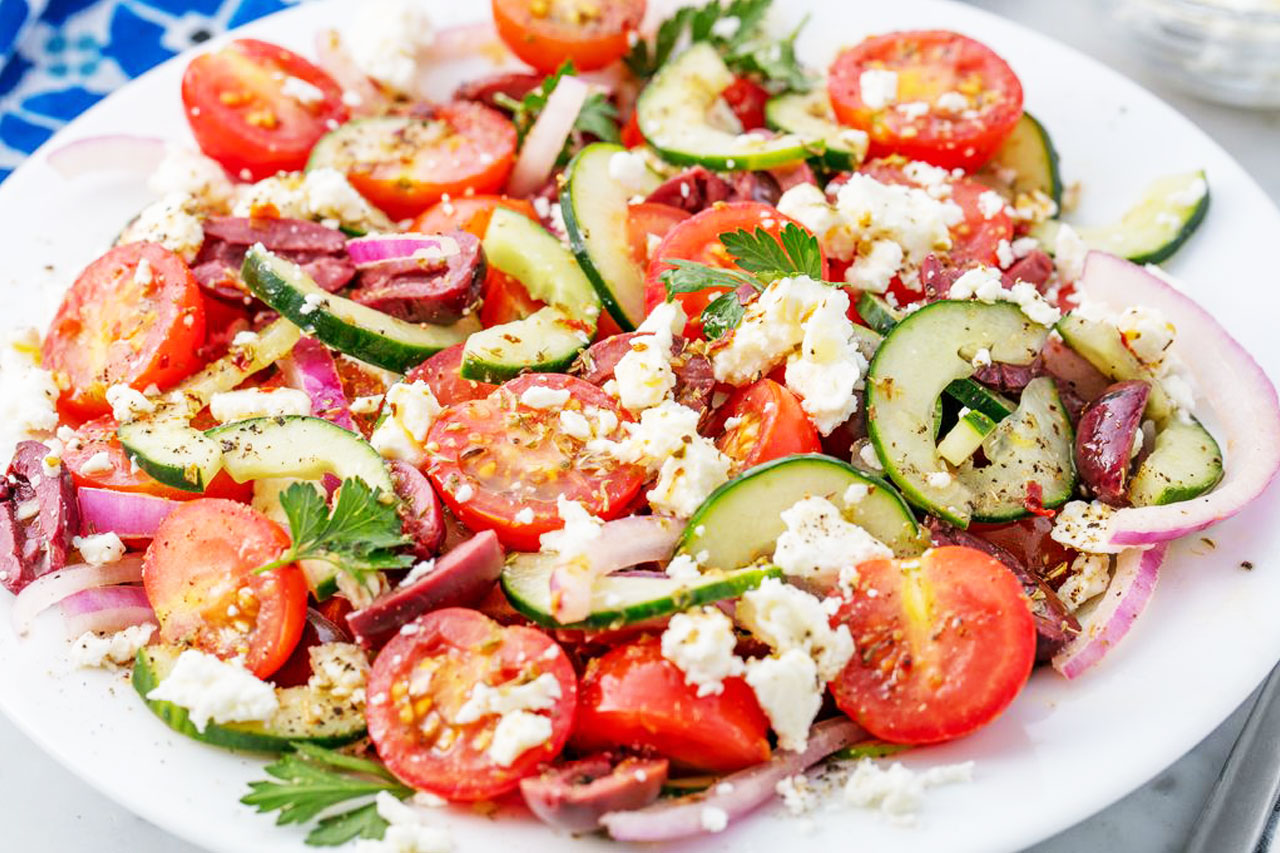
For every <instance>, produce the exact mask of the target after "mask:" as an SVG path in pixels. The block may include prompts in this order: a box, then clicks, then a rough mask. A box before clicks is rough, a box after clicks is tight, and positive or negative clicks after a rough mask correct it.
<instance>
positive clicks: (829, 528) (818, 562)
mask: <svg viewBox="0 0 1280 853" xmlns="http://www.w3.org/2000/svg"><path fill="white" fill-rule="evenodd" d="M863 488H864V489H865V488H866V487H865V486H863ZM781 518H782V521H783V523H784V524H785V525H786V530H784V531H783V532H782V533H781V534H780V535H779V536H778V539H777V543H776V545H775V546H774V551H773V562H774V564H775V565H777V566H778V568H780V569H782V571H783V572H785V573H786V574H787V575H789V576H791V577H798V578H802V579H804V580H807V581H812V582H814V583H816V584H818V585H820V586H823V587H827V588H831V587H833V586H835V585H836V584H839V585H840V586H841V587H844V588H848V587H849V586H850V585H851V584H852V583H853V582H854V580H855V579H856V577H857V571H856V569H857V567H858V565H859V564H861V563H865V562H867V561H868V560H875V559H881V558H891V557H893V551H892V550H890V549H889V547H888V546H886V545H885V544H884V543H883V542H881V541H879V540H878V539H876V538H875V537H873V536H872V535H871V534H870V533H868V532H867V531H865V530H863V529H862V528H861V527H859V526H858V525H856V524H853V523H851V522H849V521H846V520H845V518H844V516H843V515H841V513H840V510H839V509H838V508H837V507H836V506H835V504H833V503H831V501H829V500H827V499H826V498H823V497H809V498H804V499H803V500H801V501H798V502H796V503H795V504H793V505H792V506H791V507H789V508H788V509H785V510H783V511H782V513H781Z"/></svg>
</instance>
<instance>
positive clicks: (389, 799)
mask: <svg viewBox="0 0 1280 853" xmlns="http://www.w3.org/2000/svg"><path fill="white" fill-rule="evenodd" d="M411 802H414V803H418V802H419V797H418V795H417V794H415V795H414V796H413V797H412V799H411ZM374 804H375V808H376V810H377V812H378V817H380V818H382V819H383V820H385V821H386V822H387V829H386V832H385V833H384V834H383V836H382V838H381V839H376V838H360V839H357V840H356V842H355V846H354V847H352V848H351V849H352V851H354V853H452V851H453V849H454V845H453V839H452V838H451V837H450V835H449V833H448V831H447V830H444V829H441V828H439V827H435V826H431V825H429V824H428V823H427V822H426V821H425V820H424V818H425V815H424V814H423V812H422V810H421V809H416V808H414V807H413V806H411V805H408V804H407V803H402V802H401V801H400V800H398V799H396V797H394V796H392V794H391V793H389V792H387V791H379V792H378V795H377V796H376V797H375V798H374Z"/></svg>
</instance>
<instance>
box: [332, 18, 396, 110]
mask: <svg viewBox="0 0 1280 853" xmlns="http://www.w3.org/2000/svg"><path fill="white" fill-rule="evenodd" d="M315 47H316V64H317V65H319V66H320V67H321V68H323V69H324V70H325V71H327V72H329V76H331V77H332V78H333V79H334V80H335V81H337V83H338V85H339V86H341V87H342V90H343V92H344V95H343V98H342V101H343V103H345V104H346V105H347V109H348V110H349V111H350V113H351V115H352V117H358V116H371V115H379V114H381V113H383V112H385V108H386V107H387V106H388V105H389V104H390V99H389V98H387V96H386V95H384V94H383V93H382V91H381V90H380V89H379V88H378V87H377V86H375V85H374V83H373V81H372V80H370V79H369V77H368V75H367V74H365V73H364V72H363V71H361V70H360V69H359V67H357V66H356V63H355V60H353V59H352V58H351V54H349V53H347V49H346V47H344V46H343V44H342V38H341V37H340V36H339V35H338V31H337V30H321V31H320V32H318V33H316V42H315Z"/></svg>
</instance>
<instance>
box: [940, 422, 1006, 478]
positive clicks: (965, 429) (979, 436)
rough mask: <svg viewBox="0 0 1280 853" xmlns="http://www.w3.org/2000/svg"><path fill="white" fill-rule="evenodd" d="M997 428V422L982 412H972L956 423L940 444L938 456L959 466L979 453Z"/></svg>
mask: <svg viewBox="0 0 1280 853" xmlns="http://www.w3.org/2000/svg"><path fill="white" fill-rule="evenodd" d="M995 428H996V422H995V421H993V420H992V419H991V418H989V417H987V416H986V415H984V414H983V413H982V412H978V411H974V410H970V411H967V412H965V413H964V414H963V415H961V416H960V418H959V419H958V420H957V421H956V425H955V426H953V427H952V428H951V430H950V431H949V432H948V433H947V435H946V437H945V438H944V439H942V441H940V442H938V455H939V456H941V457H942V458H943V459H945V460H947V461H948V462H950V463H951V464H952V465H959V464H961V463H962V462H964V461H965V460H966V459H968V458H969V457H971V456H973V454H974V453H975V452H977V450H978V448H979V447H981V446H982V442H983V440H984V439H986V437H987V436H989V435H991V433H992V431H993V430H994V429H995Z"/></svg>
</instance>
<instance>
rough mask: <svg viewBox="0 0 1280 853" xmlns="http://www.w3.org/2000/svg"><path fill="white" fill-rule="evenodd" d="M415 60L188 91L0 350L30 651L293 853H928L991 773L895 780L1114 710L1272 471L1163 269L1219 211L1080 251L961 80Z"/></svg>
mask: <svg viewBox="0 0 1280 853" xmlns="http://www.w3.org/2000/svg"><path fill="white" fill-rule="evenodd" d="M424 6H425V4H422V3H411V2H403V0H396V2H391V0H382V2H381V3H380V4H379V8H378V9H377V12H376V14H375V13H373V12H372V11H371V12H369V13H367V14H366V15H365V16H362V19H361V20H360V21H358V22H355V24H354V25H353V26H352V27H351V28H350V30H349V31H348V30H345V29H344V30H343V31H342V32H340V33H339V32H337V31H326V32H322V33H319V34H318V36H317V39H316V51H315V53H316V57H315V59H314V61H313V60H310V59H306V58H304V57H302V56H300V55H298V54H297V53H294V52H293V51H290V50H287V49H285V48H283V47H280V46H277V45H274V44H269V43H266V42H262V41H257V40H253V39H248V38H241V39H236V40H234V41H228V42H227V43H225V44H222V45H221V46H219V47H216V48H215V49H212V50H209V51H207V52H205V53H202V54H200V55H198V56H196V57H195V58H194V59H192V60H191V61H190V62H189V64H188V65H187V66H186V69H185V73H184V75H183V78H182V87H181V104H182V108H183V110H184V114H185V116H186V118H187V120H188V123H189V125H190V128H191V131H192V134H193V136H194V140H195V144H196V146H197V147H196V148H190V147H180V146H167V147H166V148H165V150H164V151H163V152H159V151H152V152H151V153H152V154H155V155H157V156H156V157H155V161H158V165H157V167H156V168H155V171H154V173H153V174H152V175H151V176H150V178H149V185H150V186H151V187H152V189H154V190H155V191H156V193H157V196H158V199H157V200H156V201H154V203H152V204H150V205H149V206H147V207H146V208H145V209H143V210H141V211H140V212H139V213H138V214H137V215H136V217H134V218H133V219H132V220H131V221H129V222H127V223H122V224H121V225H122V229H121V231H120V233H119V237H118V239H117V240H116V243H115V245H114V246H113V247H111V248H110V249H109V250H107V251H106V252H105V253H104V254H102V255H101V257H99V258H98V259H97V260H95V261H93V263H91V264H90V265H89V266H88V267H86V268H85V269H84V270H83V272H81V273H80V274H79V275H78V277H77V278H76V279H75V281H74V282H73V283H72V284H71V285H70V287H69V288H68V289H67V291H66V294H65V296H64V297H63V300H62V302H61V305H60V307H59V309H58V311H57V314H56V317H55V318H54V319H53V321H52V323H51V324H50V325H49V327H48V328H47V329H45V330H43V334H41V333H40V332H38V331H37V330H27V331H25V332H22V333H19V334H16V335H11V336H10V337H9V338H8V339H7V340H6V341H5V342H4V347H3V350H0V364H2V365H3V372H2V373H0V379H2V381H3V383H4V385H3V392H4V394H3V395H4V405H5V406H6V407H7V411H6V416H7V417H6V421H7V422H8V427H9V428H11V429H12V430H13V431H14V439H15V442H14V443H13V447H12V459H11V462H10V463H9V467H8V476H7V478H5V479H4V480H3V481H0V583H2V584H3V586H4V587H5V588H6V589H7V590H8V591H9V592H10V593H12V594H14V595H15V596H16V598H15V599H14V601H13V603H12V617H13V618H12V621H13V628H14V630H15V631H17V633H18V634H19V635H26V634H28V633H29V632H31V631H33V630H42V629H43V626H44V625H45V624H47V623H48V621H49V620H47V619H45V620H42V621H41V623H40V625H39V626H37V622H36V617H37V616H38V615H39V614H41V613H42V612H43V611H45V610H48V609H50V608H53V607H56V608H57V609H58V610H60V611H61V614H62V617H63V619H64V621H65V626H66V630H67V634H68V639H69V642H70V646H69V648H70V652H69V654H70V655H71V656H72V658H73V659H74V660H75V661H76V662H77V663H78V664H79V665H82V666H90V667H93V666H103V667H112V666H116V667H131V678H132V684H133V687H134V688H135V689H136V693H137V696H136V697H130V699H131V701H137V702H141V703H145V705H146V706H147V707H148V708H149V709H150V710H151V711H152V712H154V715H155V717H156V718H157V722H156V725H167V726H169V727H171V728H172V729H174V730H176V731H177V732H180V733H182V734H184V735H187V736H189V737H190V738H192V739H194V740H197V741H201V742H203V743H204V744H207V745H210V746H212V747H221V748H226V749H232V750H242V751H249V752H256V753H268V754H274V759H273V762H272V763H270V764H268V765H266V767H265V769H264V778H263V779H262V780H261V781H259V782H255V783H253V784H252V785H251V786H250V790H247V791H246V792H245V795H244V798H243V800H242V802H243V803H244V804H245V805H246V807H252V808H256V809H257V810H258V811H260V812H271V813H274V817H275V819H276V821H277V822H278V823H281V824H300V825H304V826H305V828H306V833H307V834H306V836H305V837H306V841H307V843H309V844H312V845H321V846H332V845H339V844H345V843H347V842H354V844H355V845H356V848H357V849H360V850H365V851H391V850H395V851H445V850H449V849H451V848H452V841H451V839H450V836H449V833H448V831H447V829H446V828H445V827H444V825H443V822H442V821H440V820H438V819H437V818H436V817H435V816H433V814H432V813H431V812H430V811H429V809H428V808H427V807H429V806H442V805H445V804H447V803H454V804H458V803H462V804H466V803H472V804H474V803H489V802H497V801H501V802H510V803H515V804H518V803H523V805H524V806H525V807H527V810H528V811H529V812H531V813H532V814H533V815H534V816H536V817H537V818H539V819H541V820H542V821H545V822H546V823H547V824H549V825H550V826H551V827H554V828H556V829H558V830H561V831H568V832H571V833H603V834H604V835H607V836H608V837H610V838H613V839H617V840H619V841H631V842H638V841H649V842H655V841H672V840H676V839H682V838H688V837H692V836H698V835H702V834H706V833H716V832H720V831H723V830H725V829H726V827H728V826H729V825H730V824H732V823H734V822H737V821H740V820H745V819H746V818H747V815H748V814H749V813H750V812H752V811H753V810H755V809H757V808H758V807H760V806H762V805H764V804H766V803H768V802H770V801H771V800H774V799H775V798H780V799H781V801H782V803H783V804H784V805H785V807H786V808H787V809H789V810H790V811H792V812H793V813H803V812H805V811H808V810H810V809H813V808H815V807H816V806H818V805H819V803H820V802H822V801H823V800H824V799H825V800H838V801H840V802H842V803H844V804H846V805H848V806H851V807H857V808H867V809H873V810H878V811H879V812H881V813H882V817H885V818H888V819H892V820H898V821H904V820H909V819H910V813H911V811H912V810H913V809H914V808H915V806H916V805H917V803H918V801H919V799H920V795H921V793H922V792H923V791H924V790H925V789H926V788H927V787H930V786H932V785H939V784H946V783H952V782H960V781H965V780H967V779H968V778H969V776H970V774H971V773H972V766H971V765H970V764H962V765H950V766H940V767H934V768H932V769H930V770H928V771H926V772H923V773H912V772H911V771H908V770H907V769H906V768H904V767H903V766H901V765H900V764H893V763H889V762H885V761H883V760H882V759H884V758H885V757H887V756H890V755H892V754H893V753H895V752H898V751H901V750H903V749H909V748H912V747H918V746H925V745H929V744H936V743H940V742H944V741H949V740H953V739H956V738H963V737H965V736H966V735H969V734H971V733H973V732H975V731H977V730H979V729H981V728H982V727H984V726H986V725H988V724H989V723H991V722H992V721H993V720H995V719H996V718H997V717H999V716H1000V714H1001V713H1002V712H1003V711H1004V710H1005V709H1006V708H1008V707H1009V706H1010V704H1011V703H1013V702H1015V701H1017V699H1018V695H1019V693H1020V691H1021V689H1022V688H1023V686H1024V685H1025V684H1026V683H1027V680H1028V678H1029V677H1030V676H1031V674H1032V672H1033V670H1034V669H1036V668H1037V667H1042V668H1044V669H1045V670H1049V672H1046V673H1044V674H1042V675H1040V676H1038V677H1043V678H1051V677H1062V678H1067V679H1075V678H1078V677H1081V676H1082V675H1084V674H1085V673H1086V672H1087V671H1088V670H1089V669H1090V668H1091V667H1093V666H1095V665H1097V664H1099V663H1100V662H1101V661H1102V660H1103V658H1104V657H1105V656H1106V655H1107V654H1108V653H1109V652H1110V651H1111V650H1113V649H1115V648H1116V647H1117V645H1118V644H1119V643H1120V641H1121V640H1122V639H1123V637H1124V636H1125V634H1126V632H1127V631H1128V630H1129V628H1130V627H1131V626H1132V625H1133V623H1134V621H1135V620H1136V619H1137V618H1138V616H1139V615H1140V614H1141V613H1142V611H1143V608H1144V606H1145V605H1146V604H1147V602H1148V601H1149V600H1150V598H1151V596H1152V595H1153V593H1154V590H1155V586H1156V580H1157V578H1158V576H1159V572H1160V568H1161V564H1162V562H1163V560H1164V557H1165V553H1166V548H1167V546H1168V545H1169V543H1170V542H1171V541H1173V540H1175V539H1177V538H1179V537H1182V536H1185V535H1188V534H1191V533H1193V532H1196V531H1200V530H1203V529H1204V528H1206V527H1208V526H1210V525H1212V524H1214V523H1215V522H1218V521H1221V520H1223V519H1225V518H1228V517H1230V516H1231V515H1233V514H1234V513H1236V512H1237V511H1238V510H1240V509H1241V508H1243V507H1244V506H1246V505H1247V504H1249V503H1250V502H1251V501H1252V500H1253V499H1254V498H1256V497H1257V496H1258V495H1259V494H1260V493H1261V492H1262V490H1263V489H1264V488H1265V487H1266V486H1267V484H1268V483H1269V482H1270V480H1271V479H1272V477H1273V475H1274V474H1275V472H1276V470H1277V467H1278V466H1280V455H1278V454H1280V407H1278V406H1277V402H1276V391H1275V389H1274V387H1273V386H1272V383H1271V382H1270V380H1269V379H1268V378H1267V377H1266V375H1265V374H1264V373H1263V372H1262V370H1261V369H1260V368H1259V367H1258V365H1257V364H1256V363H1255V362H1254V360H1253V359H1252V358H1251V357H1250V356H1249V354H1248V353H1246V352H1245V351H1244V350H1243V349H1242V348H1241V347H1240V346H1239V345H1238V344H1237V343H1236V342H1235V341H1234V340H1233V339H1232V338H1231V336H1230V335H1229V334H1228V333H1227V332H1226V331H1225V330H1224V329H1223V328H1222V327H1221V326H1220V325H1219V324H1218V323H1217V322H1216V321H1215V320H1214V319H1213V318H1212V317H1210V316H1209V315H1208V314H1206V313H1205V312H1204V311H1203V310H1202V309H1201V308H1199V307H1198V306H1197V305H1196V304H1195V303H1194V302H1193V301H1192V300H1190V299H1189V298H1188V297H1187V296H1186V295H1185V294H1184V293H1183V292H1182V291H1181V290H1180V289H1179V287H1178V285H1177V283H1176V282H1174V281H1173V280H1171V279H1170V278H1169V277H1168V276H1167V275H1166V274H1165V273H1163V272H1162V271H1161V270H1160V269H1159V267H1157V266H1155V264H1157V263H1158V262H1160V261H1162V260H1164V259H1166V258H1168V257H1169V256H1170V255H1172V254H1173V253H1174V252H1175V251H1177V249H1178V248H1179V247H1180V246H1181V245H1182V244H1183V243H1184V242H1186V241H1187V240H1188V239H1190V238H1191V237H1192V235H1193V234H1194V232H1195V231H1196V228H1197V226H1198V225H1199V223H1200V222H1201V220H1202V219H1203V218H1204V216H1205V214H1206V211H1207V209H1208V205H1209V188H1208V184H1207V180H1206V176H1205V174H1204V173H1203V172H1202V171H1198V170H1195V169H1194V168H1192V167H1194V164H1188V167H1189V168H1188V171H1186V172H1183V173H1180V174H1173V175H1153V176H1151V177H1152V181H1151V183H1150V186H1149V189H1148V190H1147V191H1146V192H1145V193H1144V194H1143V195H1142V197H1141V198H1139V199H1136V200H1135V203H1134V205H1133V207H1132V208H1131V209H1130V210H1129V211H1128V212H1127V213H1126V214H1125V215H1124V216H1123V217H1122V218H1121V219H1120V220H1119V221H1117V222H1115V223H1113V224H1109V225H1094V226H1085V225H1080V224H1068V220H1067V219H1066V218H1063V217H1064V216H1069V214H1070V212H1071V209H1072V207H1073V206H1074V201H1073V199H1074V198H1075V197H1076V196H1078V194H1079V193H1080V192H1081V191H1082V189H1083V190H1084V191H1087V175H1086V176H1084V177H1085V180H1086V183H1085V184H1084V185H1083V187H1082V186H1081V185H1074V186H1067V185H1066V184H1065V183H1064V180H1063V178H1062V175H1061V173H1060V171H1059V159H1058V154H1057V152H1056V150H1055V148H1054V146H1053V143H1052V141H1051V135H1050V129H1049V128H1046V127H1045V126H1044V125H1043V124H1041V123H1040V122H1039V121H1037V120H1036V119H1035V118H1034V117H1033V116H1032V115H1031V114H1029V113H1027V112H1026V111H1025V110H1024V107H1023V91H1022V86H1021V83H1020V82H1019V79H1018V76H1017V74H1016V73H1015V72H1014V70H1013V69H1012V68H1010V66H1009V65H1008V64H1007V63H1006V62H1005V61H1004V60H1003V59H1001V57H1000V56H999V55H997V54H996V53H995V52H993V51H992V50H991V49H990V48H989V47H987V46H986V45H984V44H982V43H981V42H979V41H977V40H975V39H973V38H970V37H968V36H966V35H963V34H960V33H956V32H948V31H941V30H918V31H903V32H890V33H883V34H879V35H874V36H871V37H868V38H865V39H863V40H861V41H857V42H856V43H850V44H849V45H848V46H846V47H844V48H843V49H841V50H840V51H839V52H838V54H837V55H836V56H835V57H834V59H833V60H832V61H831V62H830V64H829V65H826V66H825V67H815V65H814V64H813V62H810V61H806V58H805V57H804V56H802V55H801V53H800V52H799V51H798V50H797V48H796V39H797V36H798V35H799V32H800V30H799V29H795V28H792V29H787V28H782V27H779V26H778V25H777V23H776V19H775V14H774V10H772V9H771V8H770V0H711V2H709V3H706V4H705V5H701V6H688V7H684V8H681V9H679V10H677V11H676V12H675V13H674V14H673V15H672V16H670V17H667V18H666V19H665V20H661V21H657V22H653V25H648V24H645V23H644V21H645V13H646V8H645V0H589V2H588V0H492V21H491V22H487V23H485V24H483V25H473V26H465V27H456V28H450V29H443V30H441V29H436V28H433V27H432V25H431V23H430V21H429V20H428V19H427V17H426V15H425V13H424V9H423V7H424ZM813 24H817V25H821V21H815V22H813ZM813 24H811V25H813ZM802 26H803V25H802ZM477 56H482V57H483V56H487V57H494V58H495V62H497V61H498V60H501V61H502V62H503V63H505V65H503V67H502V68H501V69H500V70H494V71H493V72H492V73H489V74H487V75H478V76H476V77H475V78H474V79H469V80H467V81H465V82H464V83H463V84H462V85H461V86H460V87H459V88H458V89H457V90H456V92H455V93H454V94H453V96H452V97H451V98H450V99H445V100H439V99H435V100H427V99H426V98H424V97H423V96H422V94H421V91H422V90H421V88H420V83H421V79H422V76H423V75H424V73H427V72H428V71H429V70H430V69H431V68H432V67H434V66H437V65H439V64H441V63H450V62H454V61H456V60H458V59H459V58H460V57H471V58H473V59H474V58H475V57H477ZM516 63H518V64H519V70H511V66H512V65H513V64H516ZM147 144H148V143H147V142H146V141H144V140H136V139H134V140H130V139H124V138H120V139H114V140H113V139H101V138H99V139H95V140H91V141H89V142H88V143H74V144H72V145H70V146H67V147H65V148H63V149H60V150H58V151H55V152H54V153H53V154H52V155H50V158H49V161H50V163H51V164H52V165H54V166H55V168H58V169H59V170H60V171H63V172H64V173H67V174H75V173H78V172H80V171H83V170H86V169H92V168H94V167H95V166H94V164H95V162H100V161H101V159H102V158H103V157H106V156H107V153H106V152H107V150H108V149H110V148H111V147H112V146H116V147H118V149H119V150H121V151H129V150H133V151H135V152H138V151H140V150H142V149H145V146H146V145H147ZM1191 353H1194V355H1195V358H1191V357H1189V355H1190V354H1191ZM1210 370H1211V371H1212V375H1211V374H1210V373H1209V371H1210ZM1223 377H1229V378H1227V379H1226V380H1224V379H1223ZM8 449H9V448H5V450H4V451H0V452H7V451H8ZM818 770H820V772H810V771H818ZM826 793H830V794H832V796H831V797H825V796H824V795H825V794H826ZM255 819H261V818H255V817H254V816H253V814H252V811H251V809H250V808H246V809H245V820H255Z"/></svg>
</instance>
